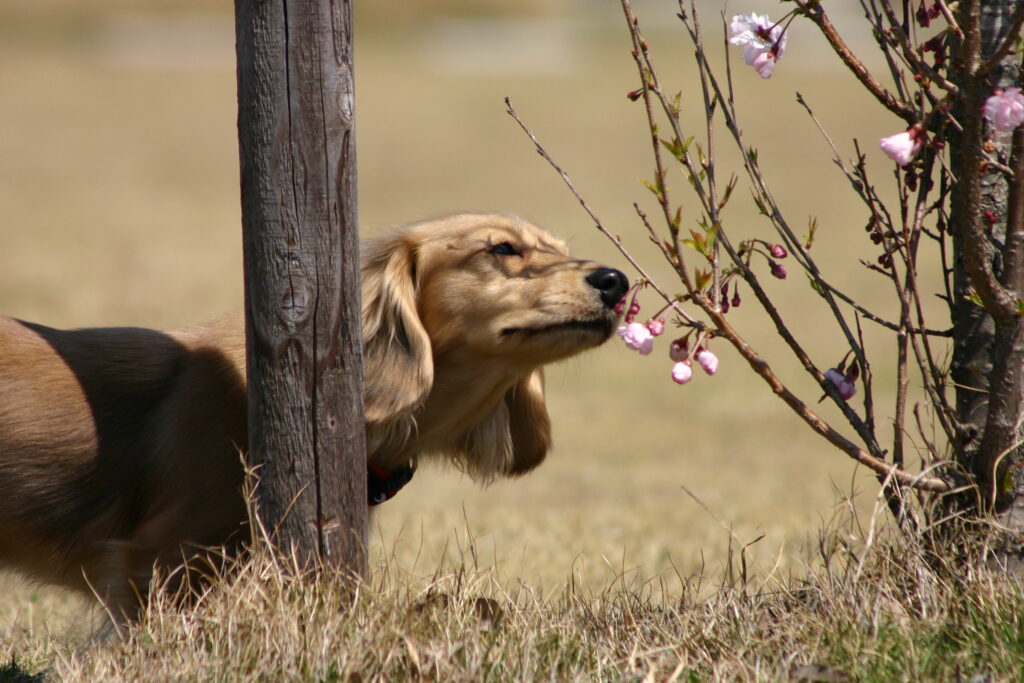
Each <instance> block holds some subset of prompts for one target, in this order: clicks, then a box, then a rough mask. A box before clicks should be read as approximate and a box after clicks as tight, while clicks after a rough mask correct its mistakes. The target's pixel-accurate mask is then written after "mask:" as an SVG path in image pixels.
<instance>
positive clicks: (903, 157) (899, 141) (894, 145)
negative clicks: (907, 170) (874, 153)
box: [878, 128, 924, 166]
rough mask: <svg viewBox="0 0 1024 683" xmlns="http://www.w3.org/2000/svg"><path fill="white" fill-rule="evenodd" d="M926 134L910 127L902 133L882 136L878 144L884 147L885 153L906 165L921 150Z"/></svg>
mask: <svg viewBox="0 0 1024 683" xmlns="http://www.w3.org/2000/svg"><path fill="white" fill-rule="evenodd" d="M923 138H924V135H923V134H922V133H921V132H920V131H918V130H917V129H915V128H908V129H907V130H905V131H903V132H902V133H896V135H890V136H889V137H887V138H882V139H881V140H880V141H879V142H878V146H879V147H881V148H882V151H883V152H885V155H886V156H887V157H889V158H890V159H892V160H893V161H895V162H896V163H897V164H899V165H900V166H906V165H907V164H909V163H910V162H911V161H913V160H914V157H915V156H917V153H918V152H920V151H921V147H922V146H923V144H924V139H923Z"/></svg>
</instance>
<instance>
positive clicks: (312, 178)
mask: <svg viewBox="0 0 1024 683" xmlns="http://www.w3.org/2000/svg"><path fill="white" fill-rule="evenodd" d="M235 31H236V40H237V56H238V138H239V156H240V160H241V184H242V225H243V243H244V245H243V246H244V259H245V302H246V303H245V308H246V337H247V363H248V380H249V461H250V463H251V464H253V465H255V466H257V467H258V470H257V476H258V477H259V484H258V486H257V489H256V503H257V508H258V513H259V515H260V518H261V520H262V522H263V524H264V525H265V526H266V528H267V529H268V530H270V531H272V532H274V536H273V539H274V541H275V543H276V544H277V545H278V547H280V548H281V549H283V550H284V551H286V552H293V553H296V554H297V556H298V557H299V559H300V561H301V562H302V564H303V566H306V565H308V564H310V562H311V561H316V560H320V561H323V562H324V563H325V564H326V565H328V566H334V567H341V568H346V569H349V570H351V571H355V572H357V573H363V574H365V571H366V555H365V550H366V541H367V537H366V519H367V504H366V442H365V432H364V421H363V381H362V325H361V320H360V316H361V313H360V302H359V291H360V287H359V258H358V248H359V241H358V229H357V218H356V174H355V132H354V126H353V124H354V101H355V100H354V93H353V76H352V14H351V0H273V1H269V0H235Z"/></svg>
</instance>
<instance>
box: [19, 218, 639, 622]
mask: <svg viewBox="0 0 1024 683" xmlns="http://www.w3.org/2000/svg"><path fill="white" fill-rule="evenodd" d="M363 251H364V253H363V262H362V317H363V344H364V357H365V387H366V389H365V391H366V393H365V405H366V420H367V425H366V429H367V443H368V454H367V457H368V461H369V463H370V465H371V467H372V469H373V470H374V471H378V472H384V473H387V472H398V471H402V470H403V469H404V468H408V467H409V466H410V465H411V464H415V463H416V461H417V460H419V459H420V458H426V457H434V456H436V457H441V458H447V459H448V460H450V461H453V462H455V463H456V464H457V465H458V466H460V467H461V468H463V469H464V470H465V471H467V472H469V473H470V474H471V475H473V476H474V477H476V478H477V479H480V480H485V481H486V480H489V479H491V478H493V477H495V476H497V475H510V476H515V475H520V474H523V473H525V472H528V471H529V470H531V469H533V468H534V467H536V466H537V465H538V464H539V463H540V462H541V461H542V460H543V459H544V456H545V454H546V453H547V451H548V448H549V446H550V444H551V429H550V423H549V420H548V414H547V410H546V408H545V405H544V382H543V375H542V370H541V368H542V366H543V365H545V364H546V363H550V362H552V361H557V360H560V359H563V358H567V357H569V356H571V355H573V354H576V353H579V352H580V351H583V350H585V349H589V348H591V347H595V346H597V345H599V344H601V343H602V342H604V341H605V340H606V339H607V338H608V337H609V336H610V334H611V332H612V329H613V326H614V323H615V318H616V316H615V313H614V312H613V308H614V306H615V304H616V303H617V302H618V301H619V300H620V299H621V298H622V297H623V295H624V294H625V292H626V289H627V281H626V278H625V276H624V275H623V274H622V273H621V272H619V271H617V270H614V269H611V268H605V267H602V266H599V265H597V264H595V263H593V262H591V261H583V260H578V259H574V258H572V257H571V256H569V253H568V250H567V249H566V247H565V245H564V244H563V243H562V242H560V241H558V240H557V239H555V238H553V237H552V236H550V235H548V234H547V233H545V232H543V231H541V230H540V229H538V228H536V227H534V226H533V225H530V224H529V223H526V222H524V221H522V220H519V219H516V218H510V217H505V216H498V215H477V214H459V215H454V216H450V217H447V218H442V219H439V220H433V221H428V222H423V223H418V224H415V225H411V226H408V227H405V228H401V229H399V230H396V231H395V232H393V233H391V234H390V235H388V236H386V237H384V238H381V239H378V240H376V241H371V242H368V243H364V245H363ZM245 447H246V388H245V334H244V321H243V320H242V318H241V316H236V317H233V318H228V319H224V320H222V321H219V322H217V323H214V324H212V325H208V326H204V327H198V328H190V329H184V330H176V331H171V332H157V331H152V330H146V329H137V328H91V329H81V330H55V329H51V328H48V327H44V326H42V325H37V324H33V323H27V322H22V321H20V320H15V319H11V318H3V317H0V566H6V567H9V568H13V569H16V570H19V571H20V572H22V573H23V574H26V575H27V576H29V577H31V578H33V579H36V580H40V581H45V582H50V583H55V584H60V585H63V586H67V587H70V588H73V589H78V590H82V591H87V592H92V593H95V594H97V595H98V596H99V597H101V598H102V599H103V600H104V601H105V602H106V603H107V605H108V608H109V609H110V610H111V611H112V612H113V613H115V614H118V615H121V616H124V617H128V618H130V617H131V616H133V615H134V614H136V613H137V610H138V607H139V605H140V600H139V598H138V596H140V595H142V596H144V595H145V594H146V591H147V586H148V582H149V579H150V576H151V573H152V571H153V568H154V566H157V567H160V568H162V569H173V568H174V567H176V566H180V565H181V564H182V562H183V558H184V557H185V554H186V553H188V552H190V551H189V550H187V549H189V548H200V547H209V546H225V545H227V546H229V547H230V546H232V545H234V546H236V547H237V546H238V544H240V543H241V540H240V539H241V537H243V536H245V534H243V533H240V530H241V529H242V528H243V527H244V525H245V523H246V520H247V511H246V504H245V501H244V499H243V495H242V489H243V480H244V468H243V465H242V462H241V459H240V457H239V451H240V450H241V451H244V450H245Z"/></svg>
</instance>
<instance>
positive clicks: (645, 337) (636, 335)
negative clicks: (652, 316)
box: [619, 323, 654, 356]
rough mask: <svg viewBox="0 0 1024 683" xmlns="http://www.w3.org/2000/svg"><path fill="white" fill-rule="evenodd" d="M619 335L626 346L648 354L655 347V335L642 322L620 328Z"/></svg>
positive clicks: (642, 353) (643, 354)
mask: <svg viewBox="0 0 1024 683" xmlns="http://www.w3.org/2000/svg"><path fill="white" fill-rule="evenodd" d="M619 336H620V337H622V341H624V342H626V346H628V347H629V348H631V349H633V350H634V351H638V352H639V353H640V355H641V356H646V355H647V354H649V353H650V352H651V349H653V348H654V336H653V335H651V331H650V330H648V329H647V327H646V326H644V325H642V324H641V323H630V324H628V325H624V326H622V327H620V328H619Z"/></svg>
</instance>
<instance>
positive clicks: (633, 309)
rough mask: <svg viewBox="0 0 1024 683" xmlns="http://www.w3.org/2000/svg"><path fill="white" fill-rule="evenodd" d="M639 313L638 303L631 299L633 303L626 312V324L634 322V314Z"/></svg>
mask: <svg viewBox="0 0 1024 683" xmlns="http://www.w3.org/2000/svg"><path fill="white" fill-rule="evenodd" d="M639 312H640V303H639V302H638V301H637V300H636V299H633V303H631V304H630V305H629V310H628V311H626V317H625V318H624V320H625V321H626V323H631V322H633V321H634V320H636V314H637V313H639Z"/></svg>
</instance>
